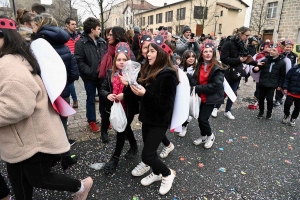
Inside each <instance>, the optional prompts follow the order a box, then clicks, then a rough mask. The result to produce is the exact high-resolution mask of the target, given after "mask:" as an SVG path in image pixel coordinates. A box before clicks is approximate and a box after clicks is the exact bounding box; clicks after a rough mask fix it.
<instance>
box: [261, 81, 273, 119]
mask: <svg viewBox="0 0 300 200" xmlns="http://www.w3.org/2000/svg"><path fill="white" fill-rule="evenodd" d="M274 92H275V88H269V87H263V86H260V87H259V112H261V113H263V112H264V110H265V99H267V110H268V112H272V110H273V96H274Z"/></svg>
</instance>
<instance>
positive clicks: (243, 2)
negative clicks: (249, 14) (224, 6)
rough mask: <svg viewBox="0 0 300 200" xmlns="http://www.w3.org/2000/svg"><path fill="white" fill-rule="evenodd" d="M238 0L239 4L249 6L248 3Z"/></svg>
mask: <svg viewBox="0 0 300 200" xmlns="http://www.w3.org/2000/svg"><path fill="white" fill-rule="evenodd" d="M238 1H239V2H241V4H243V5H244V6H246V7H247V8H248V7H249V5H248V4H246V3H245V2H244V1H243V0H238Z"/></svg>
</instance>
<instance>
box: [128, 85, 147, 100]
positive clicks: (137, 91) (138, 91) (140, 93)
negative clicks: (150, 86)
mask: <svg viewBox="0 0 300 200" xmlns="http://www.w3.org/2000/svg"><path fill="white" fill-rule="evenodd" d="M139 87H140V88H141V89H138V88H137V87H135V86H134V85H131V86H130V88H131V90H132V92H133V93H134V94H135V95H137V96H140V97H142V96H144V94H145V93H146V89H145V88H144V87H143V86H141V85H139Z"/></svg>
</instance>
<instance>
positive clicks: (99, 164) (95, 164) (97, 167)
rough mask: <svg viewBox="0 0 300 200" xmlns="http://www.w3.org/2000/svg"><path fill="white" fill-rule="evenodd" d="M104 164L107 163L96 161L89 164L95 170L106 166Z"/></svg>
mask: <svg viewBox="0 0 300 200" xmlns="http://www.w3.org/2000/svg"><path fill="white" fill-rule="evenodd" d="M104 165H105V163H94V164H90V165H88V166H89V167H90V168H92V169H94V170H100V169H102V168H103V167H104Z"/></svg>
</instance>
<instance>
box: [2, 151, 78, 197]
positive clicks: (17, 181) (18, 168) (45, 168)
mask: <svg viewBox="0 0 300 200" xmlns="http://www.w3.org/2000/svg"><path fill="white" fill-rule="evenodd" d="M55 158H56V155H51V154H45V153H37V154H35V155H34V156H32V157H31V158H29V159H27V160H24V161H22V162H19V163H14V164H10V163H7V173H8V178H9V180H10V183H11V186H12V188H13V190H14V193H15V197H16V199H17V200H31V199H32V192H33V187H36V188H42V189H49V190H58V191H69V192H73V193H74V192H77V191H78V190H79V189H80V187H81V182H80V181H79V180H76V179H73V178H70V177H68V176H66V175H63V174H56V173H51V164H52V162H53V159H55Z"/></svg>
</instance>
